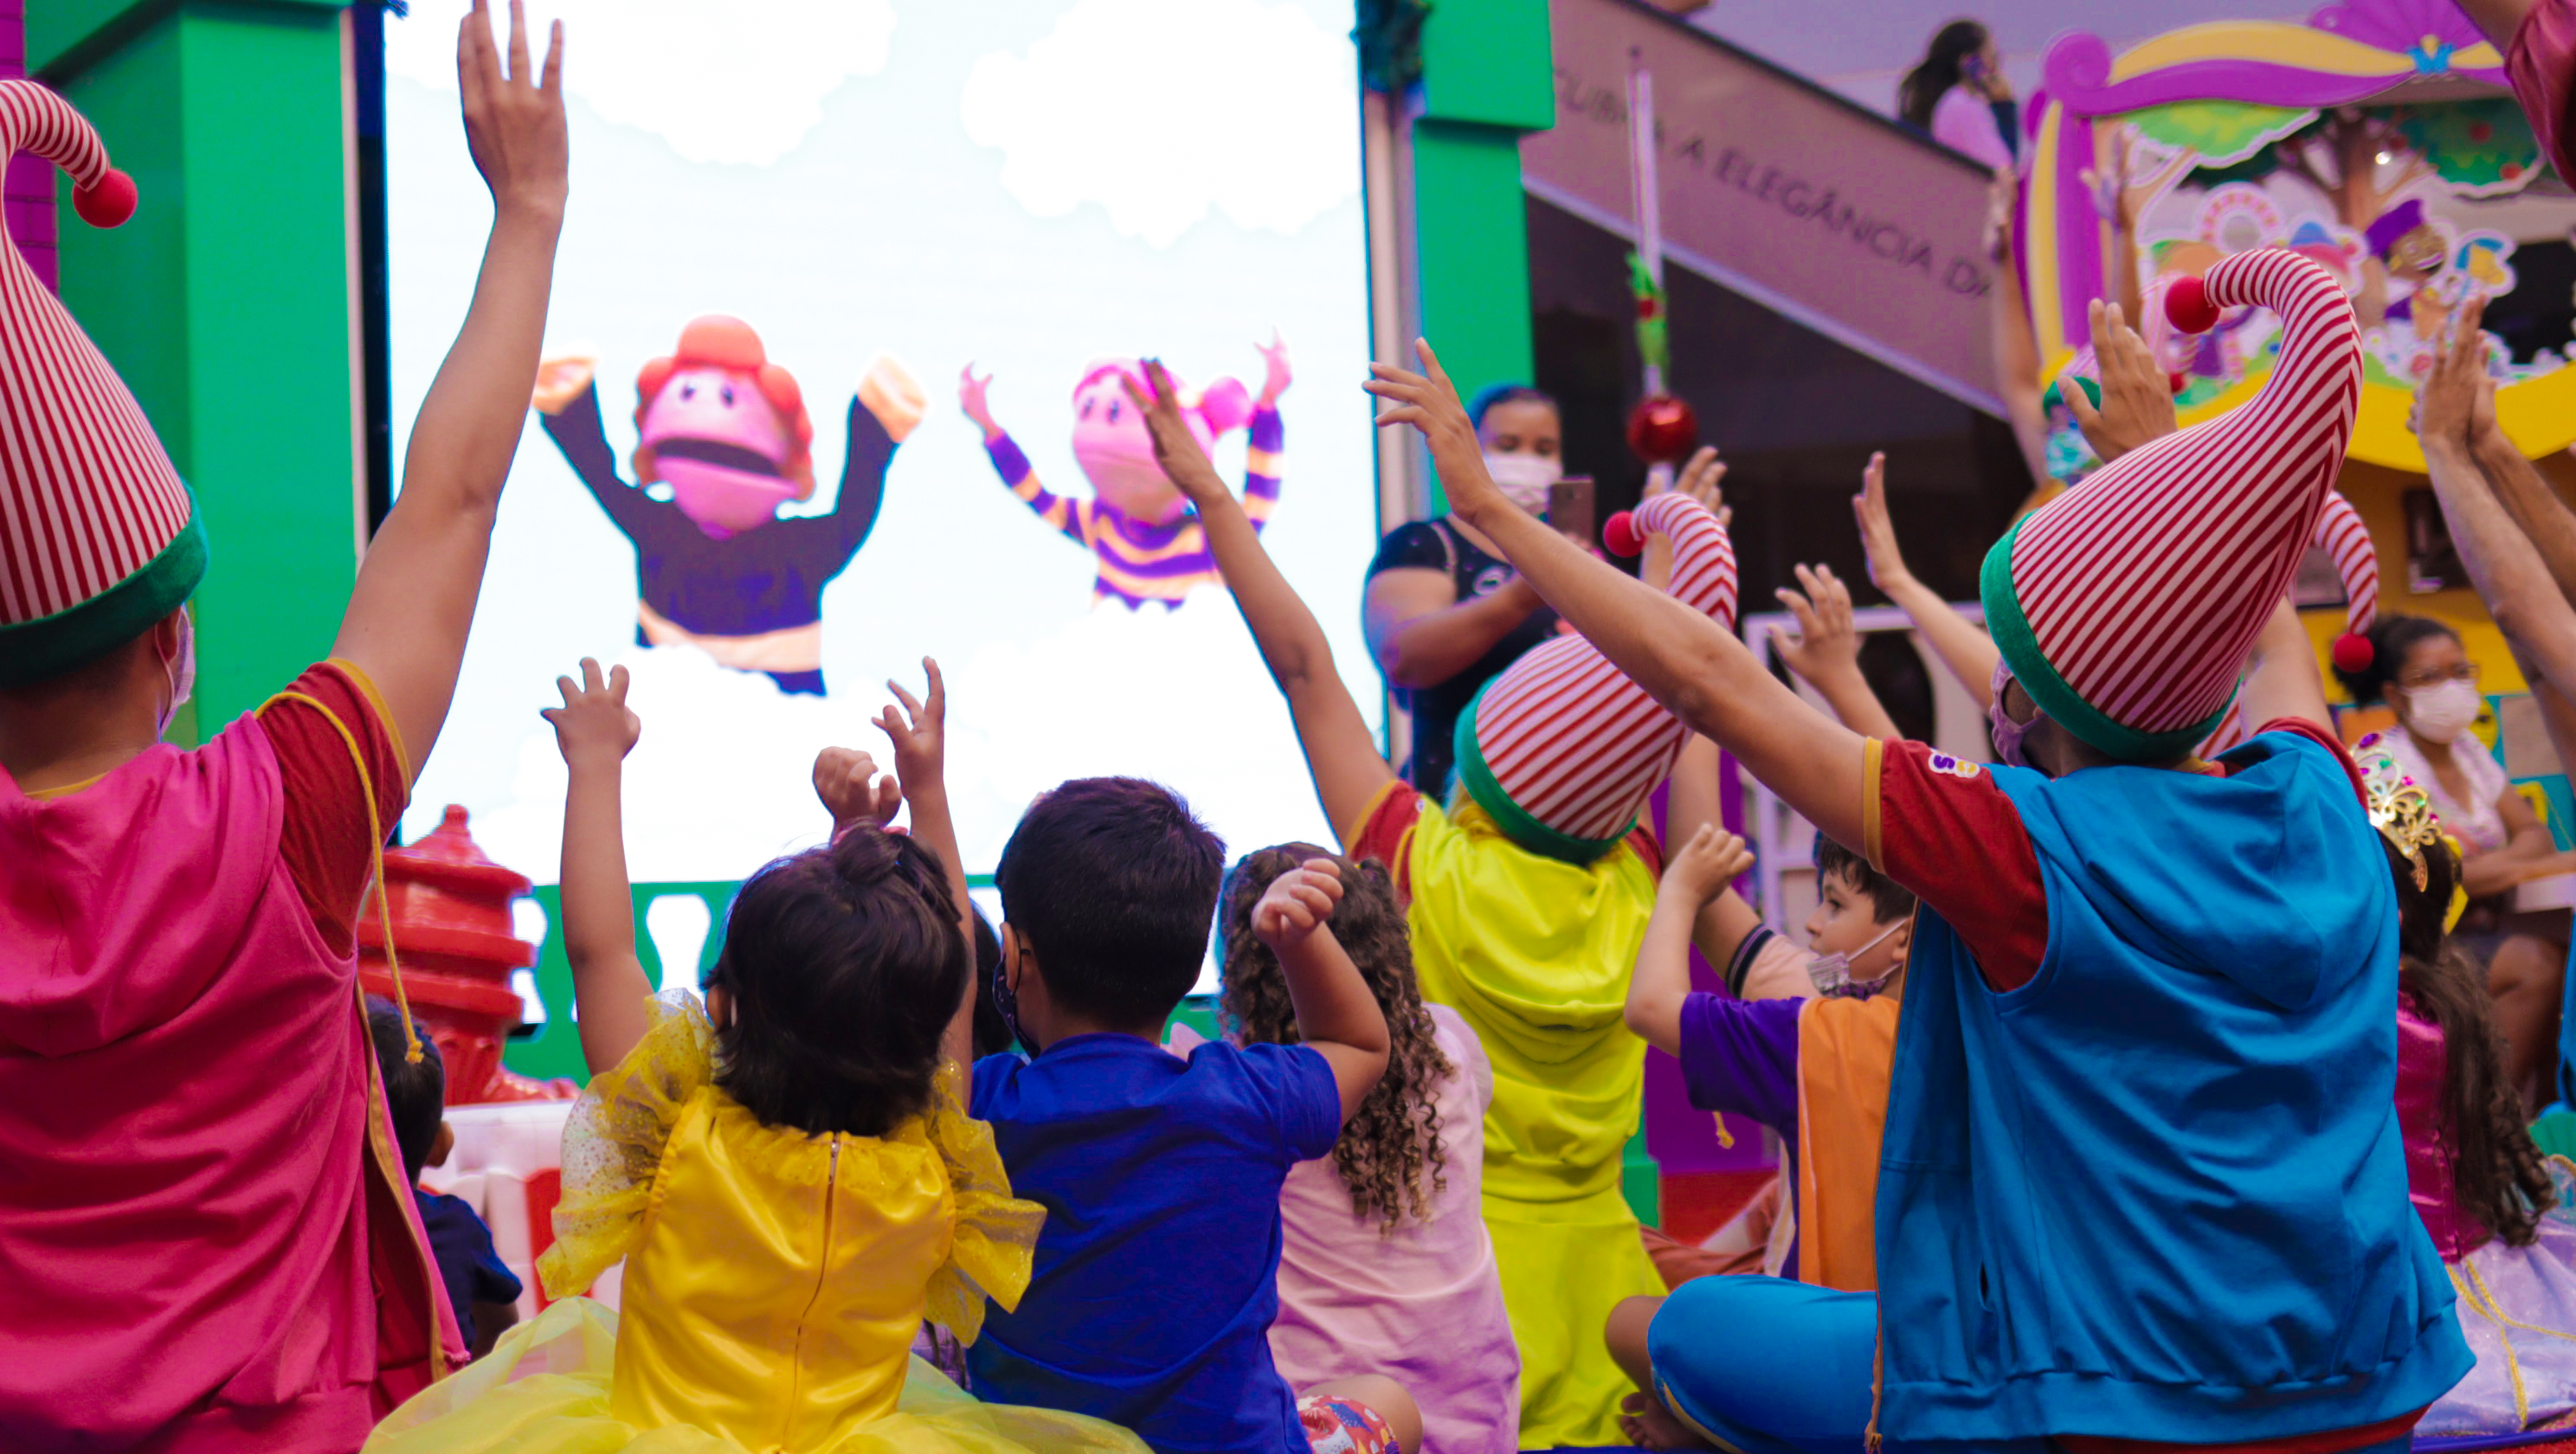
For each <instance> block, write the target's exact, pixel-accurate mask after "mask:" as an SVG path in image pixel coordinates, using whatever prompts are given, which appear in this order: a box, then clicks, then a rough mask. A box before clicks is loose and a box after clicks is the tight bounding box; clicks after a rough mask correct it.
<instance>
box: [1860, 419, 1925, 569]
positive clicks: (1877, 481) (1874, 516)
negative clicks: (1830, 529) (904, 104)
mask: <svg viewBox="0 0 2576 1454" xmlns="http://www.w3.org/2000/svg"><path fill="white" fill-rule="evenodd" d="M1852 518H1853V519H1854V520H1857V521H1858V522H1860V548H1861V554H1862V556H1863V557H1864V558H1866V559H1867V560H1868V562H1869V583H1870V584H1871V585H1873V586H1876V587H1878V588H1879V589H1880V590H1882V591H1885V592H1886V593H1887V594H1888V596H1889V597H1890V598H1893V597H1894V596H1895V595H1896V593H1897V591H1898V590H1899V589H1900V588H1902V587H1905V586H1910V585H1912V584H1913V583H1914V573H1913V572H1912V571H1910V570H1907V569H1906V568H1905V552H1904V550H1903V549H1901V548H1899V547H1898V545H1897V543H1896V525H1895V523H1894V522H1893V521H1891V520H1889V519H1888V517H1887V455H1886V454H1885V453H1884V452H1881V453H1878V454H1873V455H1871V456H1870V457H1869V465H1868V467H1867V468H1865V469H1863V470H1862V471H1861V474H1860V493H1859V494H1857V495H1854V496H1852Z"/></svg>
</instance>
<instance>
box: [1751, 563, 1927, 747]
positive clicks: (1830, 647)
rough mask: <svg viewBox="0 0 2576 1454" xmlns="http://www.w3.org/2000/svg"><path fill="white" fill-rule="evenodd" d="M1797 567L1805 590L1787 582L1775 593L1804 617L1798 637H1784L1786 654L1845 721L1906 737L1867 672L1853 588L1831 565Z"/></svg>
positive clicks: (1869, 732) (1862, 729)
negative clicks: (1863, 665)
mask: <svg viewBox="0 0 2576 1454" xmlns="http://www.w3.org/2000/svg"><path fill="white" fill-rule="evenodd" d="M1797 572H1798V584H1799V585H1801V586H1803V587H1805V588H1806V589H1805V591H1804V592H1803V593H1801V592H1799V591H1793V590H1790V589H1789V588H1788V587H1786V586H1782V587H1781V588H1779V589H1778V590H1776V591H1774V592H1772V594H1773V595H1775V596H1777V597H1779V599H1780V604H1781V605H1784V606H1786V607H1788V608H1789V614H1790V615H1791V616H1794V617H1796V618H1797V622H1798V637H1797V639H1796V640H1795V641H1791V640H1787V639H1783V640H1781V641H1780V642H1779V651H1780V659H1781V660H1783V661H1785V662H1787V663H1788V664H1789V670H1791V671H1793V672H1796V673H1797V674H1798V676H1799V677H1800V679H1802V680H1803V681H1805V682H1806V683H1807V685H1809V686H1811V687H1814V688H1815V689H1816V694H1817V695H1818V696H1821V697H1823V698H1824V699H1825V705H1826V706H1828V707H1831V708H1833V709H1834V715H1835V716H1837V717H1840V718H1841V719H1842V721H1843V725H1844V726H1846V727H1849V728H1850V729H1851V730H1853V731H1854V732H1857V733H1860V734H1861V735H1862V736H1864V737H1875V738H1877V739H1878V740H1879V741H1881V742H1896V741H1900V740H1902V739H1903V737H1904V736H1905V734H1904V733H1902V732H1899V731H1897V730H1896V719H1894V718H1892V717H1890V716H1888V715H1887V707H1886V706H1885V704H1883V703H1881V702H1880V701H1879V700H1878V693H1877V692H1875V691H1873V690H1871V689H1870V685H1869V678H1867V677H1865V676H1863V675H1861V670H1860V629H1859V628H1858V627H1857V626H1855V625H1853V624H1852V603H1851V590H1850V589H1849V588H1848V587H1846V586H1845V585H1844V584H1843V583H1842V582H1841V581H1840V580H1838V579H1836V578H1835V576H1834V572H1833V569H1832V567H1830V566H1821V565H1819V566H1803V565H1802V566H1799V567H1798V568H1797Z"/></svg>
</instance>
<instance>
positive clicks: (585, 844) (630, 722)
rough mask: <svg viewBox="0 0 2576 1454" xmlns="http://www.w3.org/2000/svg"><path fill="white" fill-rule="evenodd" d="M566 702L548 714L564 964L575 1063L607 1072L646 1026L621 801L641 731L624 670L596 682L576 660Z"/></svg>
mask: <svg viewBox="0 0 2576 1454" xmlns="http://www.w3.org/2000/svg"><path fill="white" fill-rule="evenodd" d="M555 686H556V688H557V689H558V690H560V691H561V692H562V693H563V699H564V704H563V705H562V706H560V707H548V708H547V709H546V710H545V713H544V715H545V719H546V720H547V721H549V722H552V723H553V724H554V726H555V746H556V747H558V748H560V749H562V751H563V757H564V766H565V767H566V768H567V769H569V770H570V771H571V781H570V783H569V784H568V785H567V786H566V788H565V789H564V832H563V888H562V895H563V923H562V924H560V925H558V926H557V930H558V932H560V933H561V934H562V935H563V943H564V958H565V959H566V960H567V961H569V962H570V963H571V965H572V993H573V1003H574V1005H575V1006H576V1007H577V1009H576V1011H575V1017H576V1018H577V1019H578V1020H579V1022H580V1025H581V1058H582V1059H583V1061H585V1062H586V1063H588V1065H589V1066H590V1073H591V1074H593V1075H597V1074H599V1073H600V1072H601V1071H604V1070H608V1069H611V1068H613V1067H614V1066H615V1065H616V1064H617V1062H619V1061H621V1060H624V1059H625V1058H626V1053H627V1052H628V1051H630V1050H633V1049H634V1048H635V1044H636V1042H637V1041H639V1040H642V1039H643V1038H644V1031H645V1029H646V1028H647V1027H648V1026H649V1025H650V1024H651V1023H652V1017H651V1015H650V1013H649V1012H648V1011H647V1010H646V1009H645V1005H646V1002H647V1001H649V1000H651V999H652V998H653V982H652V980H650V979H648V978H646V977H645V974H644V962H643V961H642V960H640V959H638V958H636V956H635V895H634V892H633V887H632V885H630V884H629V883H628V881H627V878H626V827H625V822H624V812H623V809H622V807H621V806H620V804H619V802H618V791H619V787H620V778H621V777H622V775H623V771H624V765H625V759H626V754H627V752H628V751H629V750H631V749H632V748H633V747H634V746H635V739H636V737H637V736H639V735H640V734H641V733H642V731H643V724H642V723H640V722H638V721H637V720H636V717H635V714H634V713H633V712H631V711H629V710H627V706H626V668H624V667H622V666H621V667H619V668H617V669H616V670H615V671H613V672H610V673H609V674H608V676H607V678H606V680H602V679H601V677H600V672H599V663H598V662H596V661H593V660H591V659H590V658H589V657H583V658H582V662H581V681H580V683H579V684H575V683H574V681H573V679H572V678H570V677H557V678H556V679H555Z"/></svg>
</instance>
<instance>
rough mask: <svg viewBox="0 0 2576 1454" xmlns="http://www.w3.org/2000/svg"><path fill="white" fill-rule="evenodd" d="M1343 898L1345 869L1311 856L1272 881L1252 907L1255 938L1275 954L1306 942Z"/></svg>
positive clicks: (1330, 916)
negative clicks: (1343, 872)
mask: <svg viewBox="0 0 2576 1454" xmlns="http://www.w3.org/2000/svg"><path fill="white" fill-rule="evenodd" d="M1341 901H1342V868H1341V865H1340V864H1337V863H1335V862H1333V861H1332V860H1331V859H1329V858H1310V859H1307V860H1306V861H1305V862H1304V863H1302V864H1300V865H1298V866H1297V867H1296V868H1294V869H1291V870H1289V871H1288V872H1286V873H1283V874H1281V875H1279V877H1277V878H1275V879H1272V880H1271V881H1270V888H1269V890H1268V891H1267V892H1265V893H1263V894H1262V896H1261V901H1260V902H1259V903H1257V904H1254V905H1253V906H1252V933H1253V937H1255V938H1257V939H1259V940H1260V941H1261V942H1262V943H1263V944H1265V945H1268V946H1269V948H1270V951H1271V952H1272V953H1273V954H1276V953H1279V952H1280V951H1282V950H1285V949H1290V948H1293V947H1295V946H1296V945H1299V944H1302V943H1304V942H1305V939H1306V936H1307V935H1309V934H1312V933H1314V932H1315V930H1316V929H1318V928H1320V927H1321V926H1322V925H1323V924H1324V923H1325V921H1327V920H1329V919H1331V918H1332V917H1333V906H1334V905H1335V904H1338V903H1340V902H1341Z"/></svg>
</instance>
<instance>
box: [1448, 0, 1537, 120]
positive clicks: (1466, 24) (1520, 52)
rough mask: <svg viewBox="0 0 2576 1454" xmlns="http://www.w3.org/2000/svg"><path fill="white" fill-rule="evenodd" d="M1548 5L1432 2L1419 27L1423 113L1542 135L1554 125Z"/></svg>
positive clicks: (1530, 0) (1531, 0)
mask: <svg viewBox="0 0 2576 1454" xmlns="http://www.w3.org/2000/svg"><path fill="white" fill-rule="evenodd" d="M1547 27H1548V17H1547V0H1438V3H1437V4H1435V5H1433V6H1432V7H1431V15H1430V17H1429V18H1428V19H1426V20H1425V21H1424V22H1423V24H1422V105H1423V114H1424V115H1425V116H1427V117H1430V118H1431V119H1433V120H1437V121H1472V122H1478V123H1481V124H1484V125H1487V126H1507V127H1512V128H1515V129H1517V130H1521V131H1541V130H1545V129H1546V128H1547V127H1549V126H1552V125H1554V124H1555V123H1556V97H1555V80H1556V78H1555V74H1554V64H1555V62H1554V46H1553V43H1552V42H1551V40H1550V38H1549V36H1548V28H1547Z"/></svg>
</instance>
